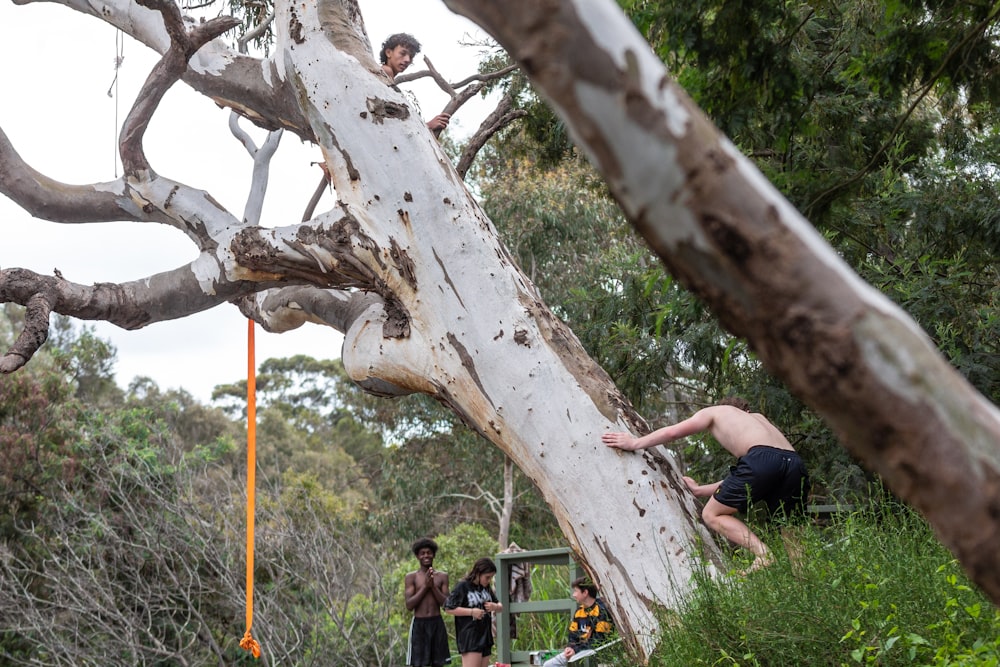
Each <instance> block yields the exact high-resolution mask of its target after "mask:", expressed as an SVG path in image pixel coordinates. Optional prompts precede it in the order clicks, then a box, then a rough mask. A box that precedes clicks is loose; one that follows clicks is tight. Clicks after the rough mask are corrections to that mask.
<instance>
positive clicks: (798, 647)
mask: <svg viewBox="0 0 1000 667" xmlns="http://www.w3.org/2000/svg"><path fill="white" fill-rule="evenodd" d="M782 539H784V544H785V546H786V550H785V551H779V552H778V556H779V558H778V562H777V563H776V564H775V565H773V566H771V567H768V568H765V569H763V570H760V571H757V572H754V573H753V574H751V575H749V576H747V577H745V578H741V577H738V576H733V575H729V576H724V577H722V578H720V579H718V580H716V581H712V580H711V579H710V578H709V577H708V576H707V575H704V574H703V575H701V577H700V582H699V586H698V588H697V589H696V592H695V593H694V595H693V596H692V598H690V599H689V600H688V602H687V603H686V605H685V606H684V608H683V609H682V610H681V611H680V614H679V615H678V616H676V617H672V618H667V619H664V623H663V627H664V628H666V632H665V634H664V636H663V639H662V641H661V642H660V645H659V648H658V649H657V651H656V653H655V655H654V658H653V660H652V661H651V663H650V664H651V665H664V666H666V665H678V664H683V665H718V664H724V665H820V666H822V665H830V666H831V667H841V666H847V665H854V664H877V665H969V664H976V665H986V664H997V662H996V661H997V659H998V658H1000V644H998V642H997V640H996V638H997V637H998V636H1000V635H998V631H1000V612H998V610H996V609H995V608H994V607H993V606H992V605H990V603H989V602H988V600H987V599H986V598H985V596H984V595H983V594H982V593H981V592H979V591H977V590H975V589H973V588H972V587H971V585H970V584H969V583H968V580H967V578H966V577H965V576H964V574H963V573H962V572H961V570H960V569H959V567H958V565H957V563H956V562H955V561H954V559H953V558H952V557H951V555H950V554H949V553H948V552H947V551H946V550H945V549H944V548H943V547H942V546H941V545H940V543H938V542H937V541H936V540H935V538H934V535H933V533H932V532H931V530H930V528H929V526H928V525H927V524H926V522H925V521H924V520H923V519H922V518H921V517H920V516H919V515H917V514H916V513H915V512H913V511H912V510H910V509H908V508H906V507H903V506H900V505H898V504H895V503H893V502H892V501H890V500H883V501H875V502H873V504H872V505H870V506H868V507H867V509H866V510H864V511H859V512H855V513H852V514H849V515H846V516H842V517H839V518H837V519H836V520H835V521H834V523H833V524H832V525H830V526H828V527H825V528H824V527H820V526H818V525H811V526H806V527H798V528H795V529H792V528H786V529H784V533H783V534H778V533H777V531H773V532H771V533H769V534H767V537H766V540H767V541H768V542H769V543H770V544H771V545H772V546H774V545H776V544H781V543H782Z"/></svg>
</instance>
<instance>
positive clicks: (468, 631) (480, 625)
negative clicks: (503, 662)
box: [444, 558, 503, 667]
mask: <svg viewBox="0 0 1000 667" xmlns="http://www.w3.org/2000/svg"><path fill="white" fill-rule="evenodd" d="M496 573H497V566H496V565H494V564H493V561H492V560H490V559H489V558H480V559H479V560H477V561H476V562H475V563H474V564H473V566H472V569H471V570H470V571H469V573H468V574H467V575H465V578H464V579H462V580H461V581H459V582H458V585H456V586H455V588H454V589H453V590H452V591H451V594H450V595H449V596H448V599H447V600H445V603H444V610H445V613H447V614H451V615H452V616H454V617H455V643H456V644H458V652H459V653H460V654H461V655H462V667H488V665H489V662H490V654H491V653H492V652H493V623H492V619H491V617H490V613H491V612H499V611H503V605H502V604H500V603H499V602H497V595H496V593H494V592H493V588H492V586H491V584H492V583H493V577H494V576H496Z"/></svg>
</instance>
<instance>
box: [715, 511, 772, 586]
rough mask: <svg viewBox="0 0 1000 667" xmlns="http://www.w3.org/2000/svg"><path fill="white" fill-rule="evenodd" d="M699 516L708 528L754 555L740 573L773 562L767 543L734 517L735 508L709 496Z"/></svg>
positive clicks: (754, 569) (745, 572)
mask: <svg viewBox="0 0 1000 667" xmlns="http://www.w3.org/2000/svg"><path fill="white" fill-rule="evenodd" d="M701 516H702V518H703V519H704V520H705V525H707V526H708V527H709V528H710V529H712V530H714V531H715V532H717V533H719V534H720V535H722V536H723V537H725V538H726V539H727V540H729V541H730V542H732V543H733V544H737V545H739V546H741V547H744V548H746V549H749V550H750V552H751V553H752V554H753V555H754V561H753V563H751V564H750V567H748V568H747V569H745V570H743V572H742V574H747V573H750V572H754V571H756V570H759V569H760V568H762V567H766V566H768V565H770V564H771V563H773V562H774V557H773V556H772V555H771V551H770V549H768V548H767V545H766V544H764V543H763V542H762V541H761V539H760V538H759V537H757V535H756V534H755V533H754V532H753V531H752V530H750V528H748V527H747V525H746V524H745V523H743V522H742V521H740V520H739V519H737V518H736V508H734V507H729V506H728V505H723V504H722V503H720V502H719V501H718V500H716V499H715V498H709V499H708V503H706V504H705V509H704V510H702V513H701Z"/></svg>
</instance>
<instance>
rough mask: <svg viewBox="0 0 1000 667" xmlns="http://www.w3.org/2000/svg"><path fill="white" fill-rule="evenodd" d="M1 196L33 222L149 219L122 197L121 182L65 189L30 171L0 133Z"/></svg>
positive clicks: (72, 186)
mask: <svg viewBox="0 0 1000 667" xmlns="http://www.w3.org/2000/svg"><path fill="white" fill-rule="evenodd" d="M0 164H2V165H3V168H2V169H0V194H3V195H6V196H7V197H10V199H11V200H12V201H13V202H14V203H16V204H17V205H18V206H20V207H21V208H23V209H24V210H25V211H27V212H28V213H30V214H31V215H32V216H33V217H35V218H41V219H42V220H51V221H53V222H65V223H85V222H108V221H111V220H121V221H142V220H146V219H148V216H146V215H145V214H144V213H143V211H142V209H140V208H139V207H137V206H136V205H135V203H134V202H132V201H131V200H129V198H128V197H126V196H124V192H125V185H124V181H122V180H119V181H111V182H108V183H98V184H94V185H67V184H66V183H60V182H59V181H56V180H53V179H51V178H49V177H48V176H45V175H44V174H42V173H40V172H38V171H36V170H35V169H33V168H32V167H30V166H29V165H28V164H27V163H26V162H24V160H23V159H22V158H21V156H20V154H18V152H17V151H16V150H14V147H13V145H12V144H11V143H10V140H9V139H8V138H7V135H6V133H4V131H3V129H0Z"/></svg>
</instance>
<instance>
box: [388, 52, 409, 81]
mask: <svg viewBox="0 0 1000 667" xmlns="http://www.w3.org/2000/svg"><path fill="white" fill-rule="evenodd" d="M411 62H413V54H412V53H410V49H408V48H407V47H405V46H403V45H402V44H399V45H398V46H396V48H394V49H386V50H385V64H386V66H387V67H388V68H389V69H391V70H392V75H393V76H396V75H397V74H399V73H400V72H402V71H403V70H405V69H406V68H407V67H409V66H410V63H411Z"/></svg>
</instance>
